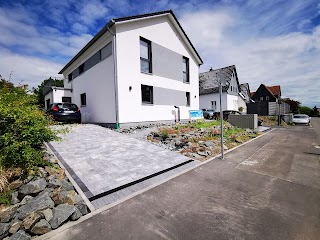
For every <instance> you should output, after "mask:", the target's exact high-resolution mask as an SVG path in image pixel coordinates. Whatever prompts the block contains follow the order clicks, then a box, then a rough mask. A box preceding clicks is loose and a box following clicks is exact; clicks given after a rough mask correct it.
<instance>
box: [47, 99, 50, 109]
mask: <svg viewBox="0 0 320 240" xmlns="http://www.w3.org/2000/svg"><path fill="white" fill-rule="evenodd" d="M46 107H47V109H49V108H50V98H49V99H47V100H46Z"/></svg>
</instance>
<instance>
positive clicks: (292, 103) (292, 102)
mask: <svg viewBox="0 0 320 240" xmlns="http://www.w3.org/2000/svg"><path fill="white" fill-rule="evenodd" d="M283 101H284V102H286V103H288V104H289V105H290V112H292V113H298V112H299V107H300V104H301V103H300V102H299V101H295V100H293V99H291V98H286V99H283Z"/></svg>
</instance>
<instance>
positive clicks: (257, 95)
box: [251, 84, 281, 102]
mask: <svg viewBox="0 0 320 240" xmlns="http://www.w3.org/2000/svg"><path fill="white" fill-rule="evenodd" d="M251 98H252V99H253V100H254V101H255V102H263V101H265V102H276V101H277V99H279V98H281V87H280V86H279V85H277V86H270V87H268V86H266V85H264V84H261V85H260V86H259V88H258V89H257V91H255V92H253V93H252V95H251Z"/></svg>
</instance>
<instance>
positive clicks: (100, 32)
mask: <svg viewBox="0 0 320 240" xmlns="http://www.w3.org/2000/svg"><path fill="white" fill-rule="evenodd" d="M164 14H171V15H172V17H173V18H174V20H175V21H176V23H177V24H178V26H179V28H180V30H181V31H182V33H183V34H184V36H185V37H186V39H187V40H188V43H189V44H190V46H191V47H192V49H193V51H194V52H195V54H196V55H197V57H198V58H199V60H200V62H201V64H203V61H202V59H201V57H200V55H199V53H198V52H197V50H196V49H195V47H194V46H193V44H192V43H191V41H190V39H189V38H188V36H187V34H186V33H185V31H184V30H183V28H182V26H181V25H180V23H179V21H178V19H177V17H176V16H175V15H174V13H173V11H172V10H166V11H161V12H153V13H147V14H140V15H134V16H128V17H122V18H115V19H111V20H110V21H109V22H108V23H107V24H106V25H105V26H104V27H103V28H102V29H101V30H100V31H99V32H98V33H97V34H96V35H95V36H94V37H93V38H92V39H91V40H90V42H88V43H87V45H85V46H84V47H83V48H82V49H81V50H80V51H79V52H78V53H77V54H76V55H75V56H74V57H73V58H72V59H71V60H70V61H69V62H68V63H67V64H66V65H65V66H64V67H63V69H61V70H60V72H59V74H62V73H63V72H64V70H66V69H67V68H68V67H69V66H70V65H71V64H72V63H73V62H74V61H75V60H77V59H78V58H79V57H80V56H81V55H82V54H83V53H84V52H85V51H86V50H88V48H89V47H91V46H92V45H93V44H94V43H95V42H96V41H97V40H98V39H99V38H100V37H101V36H102V35H103V34H104V33H106V32H107V31H108V29H110V28H111V27H112V26H113V25H114V24H115V23H120V22H125V21H130V20H135V19H142V18H147V17H152V16H159V15H164Z"/></svg>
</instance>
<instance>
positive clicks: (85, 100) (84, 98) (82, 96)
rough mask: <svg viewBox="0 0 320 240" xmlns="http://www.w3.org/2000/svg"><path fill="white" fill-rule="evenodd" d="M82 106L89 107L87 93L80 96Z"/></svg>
mask: <svg viewBox="0 0 320 240" xmlns="http://www.w3.org/2000/svg"><path fill="white" fill-rule="evenodd" d="M80 100H81V106H86V105H87V95H86V94H85V93H82V94H80Z"/></svg>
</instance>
